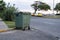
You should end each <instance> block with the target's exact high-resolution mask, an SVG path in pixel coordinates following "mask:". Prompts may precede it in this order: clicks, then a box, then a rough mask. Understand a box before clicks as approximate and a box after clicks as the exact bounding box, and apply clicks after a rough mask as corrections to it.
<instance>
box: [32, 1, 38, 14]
mask: <svg viewBox="0 0 60 40" xmlns="http://www.w3.org/2000/svg"><path fill="white" fill-rule="evenodd" d="M31 6H32V7H33V8H34V10H35V12H34V14H35V13H36V11H37V9H38V6H37V3H36V1H35V3H34V4H32V5H31Z"/></svg>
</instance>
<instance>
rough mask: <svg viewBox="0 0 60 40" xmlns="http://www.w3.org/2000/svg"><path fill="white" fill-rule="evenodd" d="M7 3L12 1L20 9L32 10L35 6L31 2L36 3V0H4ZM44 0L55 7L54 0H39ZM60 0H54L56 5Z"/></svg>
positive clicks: (43, 0)
mask: <svg viewBox="0 0 60 40" xmlns="http://www.w3.org/2000/svg"><path fill="white" fill-rule="evenodd" d="M4 1H5V2H6V3H9V2H10V3H11V5H12V4H15V7H17V8H18V9H19V10H32V9H33V8H32V7H31V4H33V3H34V1H36V0H4ZM39 1H42V2H44V3H47V4H48V5H50V6H51V8H53V0H39ZM59 2H60V0H54V5H56V3H59Z"/></svg>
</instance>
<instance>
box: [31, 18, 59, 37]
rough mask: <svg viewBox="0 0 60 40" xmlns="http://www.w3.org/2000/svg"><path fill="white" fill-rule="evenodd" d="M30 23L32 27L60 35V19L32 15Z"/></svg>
mask: <svg viewBox="0 0 60 40" xmlns="http://www.w3.org/2000/svg"><path fill="white" fill-rule="evenodd" d="M30 25H31V27H32V28H35V29H38V30H41V31H43V32H46V33H49V34H52V35H54V36H56V37H60V19H48V18H41V17H32V18H31V24H30Z"/></svg>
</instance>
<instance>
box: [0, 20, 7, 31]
mask: <svg viewBox="0 0 60 40" xmlns="http://www.w3.org/2000/svg"><path fill="white" fill-rule="evenodd" d="M7 29H8V26H7V25H6V24H5V23H4V22H3V21H2V19H0V30H7Z"/></svg>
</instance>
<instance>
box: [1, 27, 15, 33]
mask: <svg viewBox="0 0 60 40" xmlns="http://www.w3.org/2000/svg"><path fill="white" fill-rule="evenodd" d="M11 30H14V28H9V29H6V30H5V29H0V33H1V32H7V31H11Z"/></svg>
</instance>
